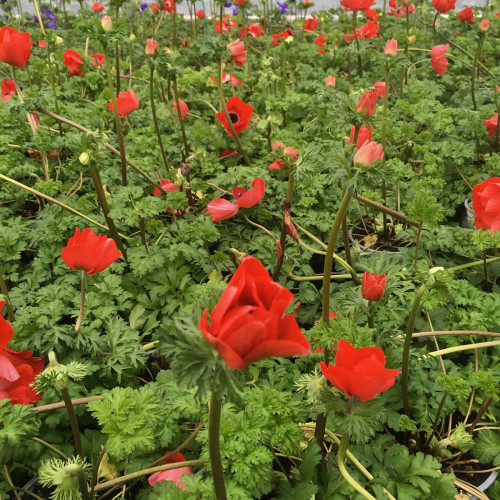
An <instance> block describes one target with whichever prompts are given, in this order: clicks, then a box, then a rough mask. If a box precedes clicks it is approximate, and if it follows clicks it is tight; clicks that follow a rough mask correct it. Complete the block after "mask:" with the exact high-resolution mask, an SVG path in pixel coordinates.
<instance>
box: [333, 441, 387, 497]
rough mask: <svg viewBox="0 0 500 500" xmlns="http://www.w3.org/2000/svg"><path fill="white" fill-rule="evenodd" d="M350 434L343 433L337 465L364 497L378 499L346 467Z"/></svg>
mask: <svg viewBox="0 0 500 500" xmlns="http://www.w3.org/2000/svg"><path fill="white" fill-rule="evenodd" d="M349 440H350V438H349V436H347V435H346V434H343V435H342V439H341V440H340V445H339V450H338V453H337V465H338V467H339V471H340V473H341V474H342V476H343V477H344V479H345V480H346V481H347V482H348V483H349V484H350V485H351V486H352V487H353V488H354V489H355V490H356V491H357V492H358V493H359V494H360V495H362V496H363V497H364V498H367V499H369V500H377V499H376V498H375V497H374V496H373V495H371V494H370V493H368V491H366V490H365V489H364V488H363V487H362V486H361V485H360V484H359V483H358V482H356V481H355V480H354V478H353V477H352V476H351V475H350V474H349V472H347V469H346V468H345V457H346V452H347V448H348V447H349Z"/></svg>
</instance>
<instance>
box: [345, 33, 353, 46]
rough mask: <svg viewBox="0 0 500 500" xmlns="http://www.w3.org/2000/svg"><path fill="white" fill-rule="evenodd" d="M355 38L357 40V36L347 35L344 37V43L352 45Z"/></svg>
mask: <svg viewBox="0 0 500 500" xmlns="http://www.w3.org/2000/svg"><path fill="white" fill-rule="evenodd" d="M355 38H356V35H355V34H354V33H346V34H345V35H344V36H343V39H344V42H345V43H347V44H349V43H351V42H352V41H353V40H354V39H355Z"/></svg>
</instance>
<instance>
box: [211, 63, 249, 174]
mask: <svg viewBox="0 0 500 500" xmlns="http://www.w3.org/2000/svg"><path fill="white" fill-rule="evenodd" d="M217 90H218V91H219V99H220V104H221V106H222V110H223V111H224V115H225V117H226V121H227V123H228V125H229V128H230V129H231V133H232V134H233V137H234V140H235V141H236V144H237V145H238V151H239V152H240V153H241V154H242V155H243V158H244V159H245V161H246V163H247V165H248V166H251V165H252V162H251V161H250V158H248V155H247V154H246V152H245V150H244V149H243V146H242V145H241V141H240V138H239V136H238V134H237V133H236V131H235V130H234V126H233V122H232V121H231V117H230V116H229V111H228V110H227V106H226V101H225V99H224V93H223V92H222V59H221V60H220V61H219V67H218V71H217Z"/></svg>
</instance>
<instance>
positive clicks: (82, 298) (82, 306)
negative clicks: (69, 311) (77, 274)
mask: <svg viewBox="0 0 500 500" xmlns="http://www.w3.org/2000/svg"><path fill="white" fill-rule="evenodd" d="M86 277H87V273H86V272H85V271H84V270H83V269H82V280H81V294H80V311H79V312H78V318H77V320H76V325H75V330H76V331H78V330H79V329H80V325H81V324H82V319H83V311H84V309H85V279H86Z"/></svg>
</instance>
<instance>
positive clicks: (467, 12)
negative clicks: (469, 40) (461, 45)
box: [458, 7, 474, 23]
mask: <svg viewBox="0 0 500 500" xmlns="http://www.w3.org/2000/svg"><path fill="white" fill-rule="evenodd" d="M458 20H459V21H460V22H465V23H473V22H474V12H473V11H472V7H465V9H463V10H461V11H460V12H459V13H458Z"/></svg>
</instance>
